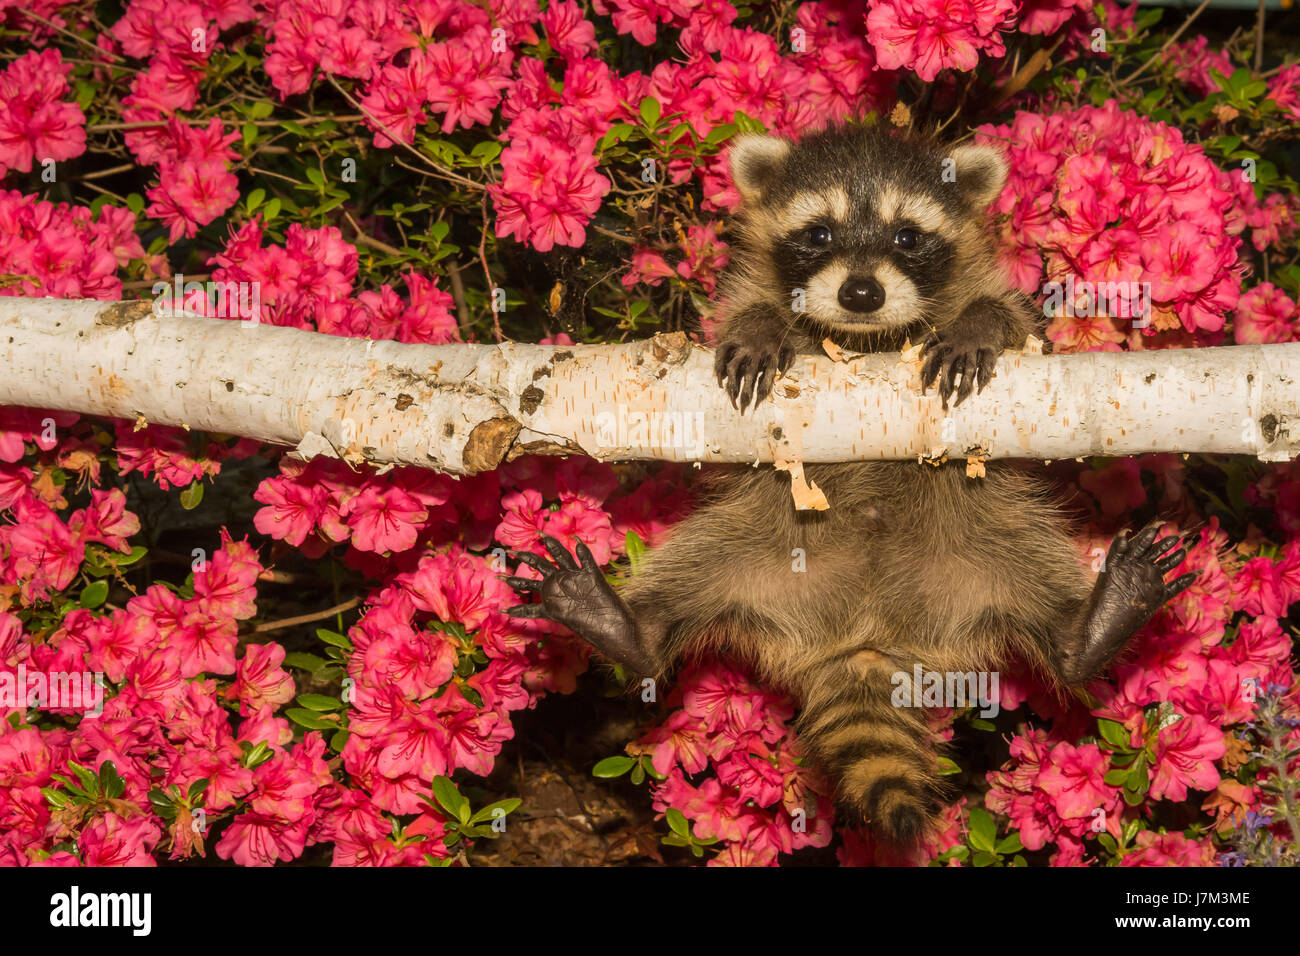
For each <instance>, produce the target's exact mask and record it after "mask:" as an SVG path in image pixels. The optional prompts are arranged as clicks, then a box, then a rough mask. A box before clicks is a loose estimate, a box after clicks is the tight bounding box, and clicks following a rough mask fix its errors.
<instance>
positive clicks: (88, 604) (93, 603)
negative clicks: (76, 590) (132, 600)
mask: <svg viewBox="0 0 1300 956" xmlns="http://www.w3.org/2000/svg"><path fill="white" fill-rule="evenodd" d="M106 600H108V582H107V581H95V582H93V583H91V584H87V585H86V586H85V587H84V588H82V591H81V598H80V600H79V601H78V602H77V603H79V604H80V605H81V606H82V607H85V608H92V607H99V606H100V605H101V604H103V603H104V602H105V601H106Z"/></svg>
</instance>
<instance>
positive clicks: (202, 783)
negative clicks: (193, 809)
mask: <svg viewBox="0 0 1300 956" xmlns="http://www.w3.org/2000/svg"><path fill="white" fill-rule="evenodd" d="M208 783H209V780H208V778H207V777H204V778H203V779H201V780H195V781H194V782H193V783H192V784H190V789H189V791H188V792H187V793H186V794H185V799H186V801H188V802H189V803H190V804H193V803H194V802H195V801H196V800H198V799H200V798H201V797H202V796H203V791H205V790H207V789H208Z"/></svg>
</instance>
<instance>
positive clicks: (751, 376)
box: [713, 342, 794, 415]
mask: <svg viewBox="0 0 1300 956" xmlns="http://www.w3.org/2000/svg"><path fill="white" fill-rule="evenodd" d="M792 362H794V349H793V348H792V347H791V346H789V345H784V344H782V345H771V344H767V343H764V344H762V345H749V344H744V343H741V342H723V343H721V344H719V345H718V351H717V355H716V356H715V357H714V360H713V371H714V374H716V375H717V377H718V384H719V385H721V386H722V387H723V388H724V389H726V391H727V394H728V395H730V396H731V407H732V408H736V407H737V405H736V401H737V399H739V401H740V405H739V409H740V414H742V415H743V414H745V409H746V408H747V407H749V405H750V404H751V403H753V405H754V406H755V407H758V403H759V402H761V401H762V400H763V399H765V398H767V396H768V395H770V394H772V383H773V382H775V381H776V377H777V375H779V374H781V373H782V372H784V371H786V369H788V368H789V367H790V365H791V363H792Z"/></svg>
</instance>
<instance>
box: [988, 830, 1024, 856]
mask: <svg viewBox="0 0 1300 956" xmlns="http://www.w3.org/2000/svg"><path fill="white" fill-rule="evenodd" d="M995 849H996V851H997V852H998V853H999V854H1001V853H1019V852H1020V851H1021V850H1023V849H1024V846H1023V845H1022V844H1021V842H1020V834H1019V833H1011V834H1008V835H1007V836H1005V837H1003V838H1002V840H1001V841H1000V842H999V843H998V845H997V847H996V848H995Z"/></svg>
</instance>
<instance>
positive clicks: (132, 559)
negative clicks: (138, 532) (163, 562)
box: [113, 544, 149, 568]
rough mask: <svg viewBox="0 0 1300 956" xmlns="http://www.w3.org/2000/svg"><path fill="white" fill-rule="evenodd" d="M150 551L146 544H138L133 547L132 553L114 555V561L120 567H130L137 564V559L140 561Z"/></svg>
mask: <svg viewBox="0 0 1300 956" xmlns="http://www.w3.org/2000/svg"><path fill="white" fill-rule="evenodd" d="M148 553H149V549H148V548H146V547H145V546H144V545H141V544H137V545H136V546H135V547H133V548H132V549H131V553H130V554H118V555H114V556H113V562H114V563H115V564H116V565H117V566H118V567H119V568H128V567H130V566H131V565H133V564H135V563H136V562H137V561H139V560H140V559H141V558H143V557H144V556H145V555H146V554H148Z"/></svg>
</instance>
